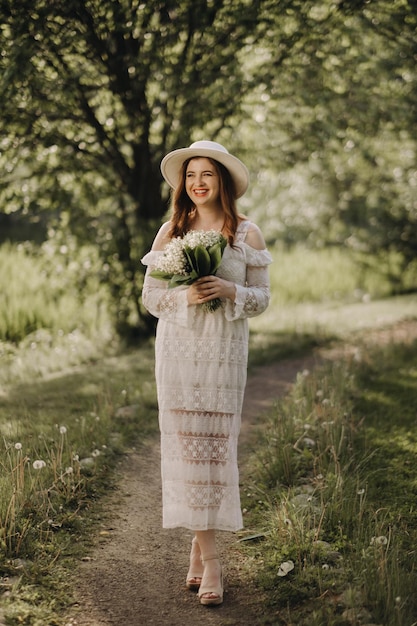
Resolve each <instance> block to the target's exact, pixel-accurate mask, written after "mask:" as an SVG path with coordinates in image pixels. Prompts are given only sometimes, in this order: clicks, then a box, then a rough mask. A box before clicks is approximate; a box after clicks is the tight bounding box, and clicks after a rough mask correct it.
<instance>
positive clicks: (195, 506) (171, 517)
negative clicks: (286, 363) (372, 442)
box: [142, 220, 272, 531]
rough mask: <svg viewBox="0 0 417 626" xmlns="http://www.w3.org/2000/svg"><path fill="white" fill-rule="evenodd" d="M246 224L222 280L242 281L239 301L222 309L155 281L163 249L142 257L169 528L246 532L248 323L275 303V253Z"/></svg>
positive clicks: (220, 273) (227, 255)
mask: <svg viewBox="0 0 417 626" xmlns="http://www.w3.org/2000/svg"><path fill="white" fill-rule="evenodd" d="M249 227H250V222H249V221H248V220H245V221H243V222H241V223H240V224H239V227H238V229H237V232H236V235H235V246H234V247H233V248H232V247H230V246H229V245H228V246H227V247H226V249H225V251H224V254H223V259H222V263H221V265H220V268H219V270H218V271H217V275H218V276H220V277H221V278H224V279H226V280H230V281H232V282H234V283H235V284H236V298H235V302H231V301H230V300H227V301H225V302H224V304H223V307H222V308H220V309H218V310H217V311H215V312H214V313H206V312H204V311H203V310H201V308H200V307H199V306H194V305H193V306H188V304H187V296H186V287H177V288H174V289H168V288H167V283H166V282H165V281H161V280H156V279H154V278H152V277H150V276H149V272H150V271H151V270H152V267H153V266H154V264H155V260H156V259H157V258H158V256H159V255H160V254H162V253H161V252H156V251H153V252H149V253H148V254H146V255H145V256H144V258H143V259H142V263H143V264H144V265H147V266H148V268H147V272H146V275H145V281H144V286H143V292H142V300H143V304H144V306H145V307H146V308H147V309H148V311H149V312H150V313H152V314H153V315H154V316H155V317H158V318H159V321H158V326H157V332H156V344H155V357H156V363H155V373H156V383H157V391H158V405H159V426H160V431H161V465H162V491H163V526H164V528H174V527H184V528H188V529H190V530H208V529H218V530H228V531H236V530H238V529H240V528H242V525H243V524H242V514H241V508H240V496H239V474H238V466H237V443H238V436H239V431H240V423H241V411H242V403H243V394H244V390H245V384H246V369H247V356H248V332H249V331H248V321H247V318H249V317H253V316H255V315H259V314H260V313H262V312H263V311H264V310H265V309H266V307H267V306H268V303H269V280H268V268H267V266H268V264H269V263H271V261H272V259H271V256H270V254H269V252H268V251H267V250H255V249H254V248H252V247H250V246H249V245H248V244H247V243H245V238H246V233H247V231H248V228H249Z"/></svg>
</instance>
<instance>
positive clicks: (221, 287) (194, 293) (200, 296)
mask: <svg viewBox="0 0 417 626" xmlns="http://www.w3.org/2000/svg"><path fill="white" fill-rule="evenodd" d="M235 296H236V286H235V284H234V283H232V282H230V281H228V280H224V279H223V278H219V277H218V276H204V277H203V278H199V279H198V280H196V281H195V283H193V284H192V285H190V287H189V288H188V290H187V300H188V304H203V303H204V302H210V300H214V299H215V298H228V299H229V300H232V302H233V301H234V299H235Z"/></svg>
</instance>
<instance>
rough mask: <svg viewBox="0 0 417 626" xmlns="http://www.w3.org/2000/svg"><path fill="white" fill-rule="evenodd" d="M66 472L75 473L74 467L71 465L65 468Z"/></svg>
mask: <svg viewBox="0 0 417 626" xmlns="http://www.w3.org/2000/svg"><path fill="white" fill-rule="evenodd" d="M65 473H66V474H73V473H74V468H73V467H71V466H69V467H67V469H66V470H65Z"/></svg>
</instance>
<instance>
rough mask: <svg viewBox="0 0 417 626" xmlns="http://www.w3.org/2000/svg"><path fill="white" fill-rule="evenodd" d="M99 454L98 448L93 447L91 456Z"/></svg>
mask: <svg viewBox="0 0 417 626" xmlns="http://www.w3.org/2000/svg"><path fill="white" fill-rule="evenodd" d="M100 454H101V452H100V450H97V449H95V450H93V451H92V453H91V456H92V457H96V456H100Z"/></svg>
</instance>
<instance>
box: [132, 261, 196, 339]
mask: <svg viewBox="0 0 417 626" xmlns="http://www.w3.org/2000/svg"><path fill="white" fill-rule="evenodd" d="M156 254H157V253H156V252H150V253H148V254H147V255H146V256H145V257H143V259H142V263H143V264H144V265H147V266H148V267H147V269H146V274H145V279H144V283H143V289H142V303H143V306H144V307H145V308H146V309H147V311H149V313H151V314H152V315H154V316H155V317H157V318H160V319H163V320H167V321H169V322H172V323H174V324H178V325H179V326H186V327H191V326H192V325H193V321H194V313H195V307H192V306H188V302H187V293H186V289H187V288H186V287H175V288H174V289H168V283H167V282H165V281H163V280H158V279H156V278H152V276H150V272H151V271H152V269H153V266H152V262H154V259H155V255H156Z"/></svg>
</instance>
